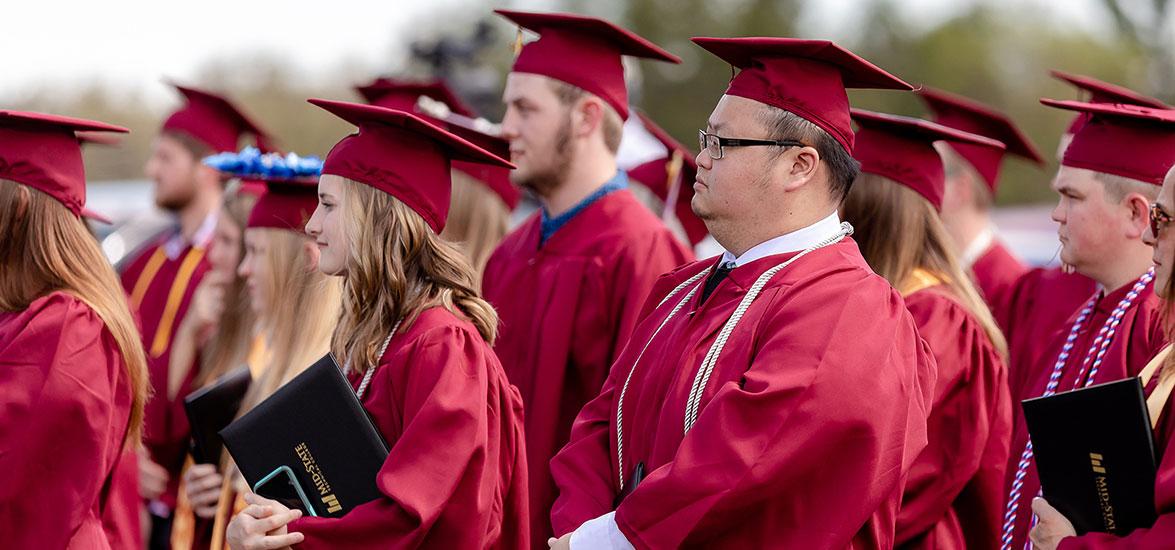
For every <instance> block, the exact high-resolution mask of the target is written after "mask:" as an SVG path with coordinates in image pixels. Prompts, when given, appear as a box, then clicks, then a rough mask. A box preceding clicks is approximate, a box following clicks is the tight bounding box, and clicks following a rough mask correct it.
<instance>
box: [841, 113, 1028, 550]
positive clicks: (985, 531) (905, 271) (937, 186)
mask: <svg viewBox="0 0 1175 550" xmlns="http://www.w3.org/2000/svg"><path fill="white" fill-rule="evenodd" d="M853 119H854V120H855V121H856V122H857V126H858V128H859V129H858V131H857V138H856V144H855V147H854V150H853V156H854V158H856V159H857V160H859V161H860V162H861V175H860V176H858V177H857V180H856V182H854V183H853V189H852V190H851V191H850V192H849V196H848V197H847V198H846V199H845V204H844V206H843V207H842V208H841V214H842V215H843V216H844V218H845V221H847V222H849V223H851V224H853V228H854V230H855V233H854V235H856V240H857V243H858V244H859V245H860V247H861V254H862V255H863V256H864V257H865V261H867V262H869V265H870V266H871V267H872V268H873V270H874V271H876V272H877V274H879V275H881V276H882V277H885V279H886V280H887V281H889V282H890V284H892V285H893V286H894V287H895V288H897V289H898V290H899V291H900V292H901V293H902V296H903V297H904V298H905V301H906V307H907V308H908V309H909V310H910V313H911V314H912V315H913V316H914V322H915V323H916V324H917V325H918V333H919V334H920V335H921V336H922V338H924V339H925V340H926V343H927V344H929V345H930V349H931V351H933V352H934V359H935V363H936V364H937V365H938V383H937V384H936V388H935V396H934V406H933V408H932V409H931V412H930V418H929V428H928V429H929V432H928V439H929V443H928V445H927V447H926V449H925V450H923V451H922V454H920V455H919V456H918V459H917V461H916V462H915V463H914V466H913V468H912V469H911V470H910V476H909V478H908V479H907V480H906V486H905V492H904V494H903V497H902V507H901V510H900V512H899V513H898V524H897V537H896V539H895V541H894V542H895V546H897V547H899V548H927V549H943V550H948V549H952V548H959V549H963V548H992V547H994V546H997V545H998V544H999V530H1000V513H1001V512H1002V510H1001V509H1000V504H1001V503H1002V502H1003V500H1002V496H1001V495H1002V492H1003V484H1004V469H1005V463H1006V462H1007V459H1008V446H1009V439H1010V438H1011V428H1012V400H1011V395H1010V394H1009V393H1008V383H1007V374H1008V373H1007V369H1006V367H1005V363H1004V357H1005V356H1006V351H1007V347H1006V345H1005V342H1004V336H1003V334H1001V333H1000V329H999V327H998V326H996V323H995V319H993V318H992V316H991V312H990V311H989V310H988V309H987V304H985V303H984V302H983V298H982V297H981V296H980V294H979V291H978V290H977V289H976V288H975V284H974V283H973V282H972V281H971V278H970V277H969V276H968V275H967V273H966V272H965V270H964V268H963V267H962V263H961V262H960V261H959V259H958V256H957V255H956V253H955V251H954V243H953V242H952V241H951V237H950V234H949V233H948V232H947V230H946V228H945V227H944V226H943V223H942V221H941V220H940V219H939V212H938V209H939V208H940V207H941V206H942V200H943V194H944V192H945V184H944V181H945V176H944V173H943V163H942V159H941V157H940V156H939V154H938V152H937V151H935V148H934V144H935V143H937V142H940V141H944V142H947V143H950V144H951V145H972V146H977V147H988V148H990V149H992V150H997V151H998V150H1001V149H1003V147H1004V145H1003V144H1002V143H1000V142H998V141H995V140H992V139H988V138H984V137H981V136H978V135H975V134H968V133H966V132H963V131H961V130H955V129H952V128H948V127H946V126H940V125H937V124H934V123H931V122H926V121H924V120H919V119H912V118H907V117H899V116H894V115H886V114H881V113H872V112H869V111H859V110H854V111H853Z"/></svg>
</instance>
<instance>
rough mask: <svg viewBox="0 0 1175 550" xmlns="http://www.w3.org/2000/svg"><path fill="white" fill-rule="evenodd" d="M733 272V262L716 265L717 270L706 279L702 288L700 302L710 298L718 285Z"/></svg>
mask: <svg viewBox="0 0 1175 550" xmlns="http://www.w3.org/2000/svg"><path fill="white" fill-rule="evenodd" d="M733 270H734V262H724V263H721V264H718V268H717V269H715V270H714V272H713V273H711V274H710V276H709V277H707V278H706V286H704V287H702V302H705V301H706V298H709V297H710V294H711V293H712V292H714V289H715V288H718V283H721V282H722V279H725V278H726V276H727V275H730V272H731V271H733Z"/></svg>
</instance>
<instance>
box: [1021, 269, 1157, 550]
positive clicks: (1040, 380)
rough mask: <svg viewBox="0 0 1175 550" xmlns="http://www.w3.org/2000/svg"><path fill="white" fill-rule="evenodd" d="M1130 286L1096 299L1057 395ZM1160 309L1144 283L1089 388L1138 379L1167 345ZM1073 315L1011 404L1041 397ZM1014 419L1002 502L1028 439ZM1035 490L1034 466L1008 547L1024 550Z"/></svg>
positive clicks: (1070, 382)
mask: <svg viewBox="0 0 1175 550" xmlns="http://www.w3.org/2000/svg"><path fill="white" fill-rule="evenodd" d="M1133 286H1134V281H1131V282H1130V283H1128V284H1127V285H1125V286H1123V287H1122V288H1119V289H1117V290H1114V291H1113V292H1110V293H1109V294H1107V295H1105V296H1101V297H1100V299H1099V300H1098V301H1097V304H1096V306H1095V307H1094V311H1093V313H1092V314H1091V315H1090V316H1089V318H1088V319H1086V320H1085V323H1084V324H1083V326H1082V328H1081V331H1080V332H1079V333H1078V336H1077V340H1076V341H1075V343H1074V345H1073V351H1072V352H1071V353H1070V354H1069V360H1068V362H1067V363H1066V365H1065V368H1064V370H1063V371H1062V375H1061V380H1060V384H1059V385H1058V386H1057V391H1059V392H1060V391H1069V390H1072V389H1073V387H1074V384H1076V383H1077V377H1078V374H1079V373H1078V371H1079V370H1081V363H1082V361H1083V360H1084V359H1085V355H1086V352H1087V351H1088V350H1089V348H1090V346H1091V345H1092V343H1093V340H1094V338H1095V337H1096V336H1097V332H1098V331H1099V330H1101V328H1102V325H1103V324H1104V323H1105V321H1106V319H1107V318H1108V317H1109V316H1110V314H1111V312H1113V311H1114V308H1115V307H1117V306H1118V303H1119V302H1120V301H1121V300H1122V298H1123V297H1124V296H1126V293H1127V292H1129V291H1130V289H1131V287H1133ZM1161 311H1162V308H1161V304H1160V301H1159V298H1158V297H1157V296H1155V293H1154V283H1151V284H1148V285H1147V286H1146V288H1145V289H1144V290H1143V291H1142V292H1141V293H1140V294H1139V295H1138V298H1137V299H1135V301H1134V304H1133V306H1132V307H1130V308H1129V309H1128V310H1126V313H1125V315H1124V316H1123V317H1122V322H1121V324H1120V325H1119V326H1118V329H1117V331H1116V334H1115V335H1114V339H1113V341H1111V342H1110V346H1109V348H1107V350H1106V354H1105V357H1104V359H1103V360H1102V364H1101V367H1100V368H1099V369H1098V373H1097V376H1096V377H1095V378H1094V381H1093V384H1101V383H1105V382H1112V381H1114V380H1121V379H1123V378H1126V377H1129V376H1138V374H1139V373H1140V372H1141V371H1142V369H1143V368H1145V367H1146V365H1147V363H1149V362H1150V360H1151V358H1153V357H1154V356H1155V354H1157V353H1158V352H1159V351H1160V350H1162V349H1163V346H1165V345H1166V343H1167V341H1166V338H1165V337H1164V336H1163V329H1162V320H1161ZM1078 314H1079V312H1074V313H1073V316H1072V318H1070V319H1069V320H1068V321H1066V322H1065V325H1064V327H1063V328H1062V330H1061V331H1060V332H1058V334H1057V337H1056V338H1055V339H1054V340H1053V343H1052V345H1051V346H1050V347H1049V350H1048V351H1047V352H1045V353H1044V354H1042V355H1041V356H1040V359H1039V360H1038V361H1037V362H1036V363H1035V364H1034V365H1032V366H1031V370H1030V371H1029V372H1026V373H1025V374H1024V376H1025V378H1024V380H1025V384H1024V387H1023V389H1022V390H1021V391H1020V395H1018V396H1016V398H1015V402H1016V403H1019V402H1020V401H1022V400H1024V399H1030V398H1033V397H1040V396H1041V395H1044V391H1045V387H1046V386H1047V385H1048V379H1049V375H1050V374H1051V373H1052V369H1053V365H1054V364H1055V362H1056V360H1057V357H1058V356H1059V354H1060V352H1061V347H1062V346H1063V345H1064V343H1065V339H1066V338H1067V337H1068V334H1069V330H1070V328H1071V327H1072V326H1073V322H1074V321H1075V320H1076V317H1077V315H1078ZM1013 418H1014V422H1013V431H1012V434H1013V435H1012V448H1011V453H1010V454H1009V455H1008V469H1007V475H1006V477H1005V481H1004V500H1005V501H1006V499H1007V496H1008V491H1009V489H1010V488H1011V481H1012V478H1013V477H1014V476H1015V475H1016V466H1017V464H1018V463H1019V462H1020V455H1021V453H1022V452H1023V451H1024V444H1025V443H1026V442H1027V441H1028V429H1027V427H1025V425H1024V415H1023V414H1022V413H1021V409H1020V407H1015V408H1014V410H1013ZM1039 491H1040V479H1039V478H1038V477H1037V475H1036V466H1035V463H1034V464H1033V465H1032V466H1030V467H1029V468H1028V471H1027V474H1026V475H1025V478H1024V485H1023V487H1022V489H1021V493H1020V500H1019V502H1020V504H1019V509H1018V512H1017V516H1016V528H1015V530H1014V532H1013V538H1012V541H1013V542H1012V548H1017V549H1018V548H1023V547H1024V542H1025V541H1026V540H1027V539H1028V530H1029V529H1030V527H1031V524H1032V499H1033V498H1034V497H1035V496H1036V494H1037V492H1039ZM1005 506H1006V503H1005Z"/></svg>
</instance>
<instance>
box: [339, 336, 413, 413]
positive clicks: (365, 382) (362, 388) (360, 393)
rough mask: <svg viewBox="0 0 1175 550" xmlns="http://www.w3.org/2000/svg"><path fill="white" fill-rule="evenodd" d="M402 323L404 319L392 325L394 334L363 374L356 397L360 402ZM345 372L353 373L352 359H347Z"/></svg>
mask: <svg viewBox="0 0 1175 550" xmlns="http://www.w3.org/2000/svg"><path fill="white" fill-rule="evenodd" d="M401 322H403V319H401V320H399V321H396V324H395V325H392V332H391V333H389V334H388V337H387V338H385V339H384V344H383V346H380V348H379V355H376V356H375V364H374V365H368V366H367V372H365V373H363V380H362V381H360V382H359V388H358V389H356V390H355V396H356V397H358V398H359V400H360V401H363V394H365V393H367V386H368V385H369V384H371V377H372V376H373V375H375V369H377V368H379V361H380V360H381V359H383V356H384V352H386V351H388V344H390V343H391V342H392V336H395V335H396V330H398V329H399V328H400V323H401ZM352 357H353V355H352ZM343 372H345V373H347V374H350V373H351V357H347V364H346V365H344V366H343Z"/></svg>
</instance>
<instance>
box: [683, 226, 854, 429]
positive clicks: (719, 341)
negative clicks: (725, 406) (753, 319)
mask: <svg viewBox="0 0 1175 550" xmlns="http://www.w3.org/2000/svg"><path fill="white" fill-rule="evenodd" d="M852 234H853V226H852V225H850V224H849V222H841V224H840V231H839V232H837V234H836V235H833V236H832V237H829V238H827V239H825V240H823V241H821V242H819V243H817V244H815V245H813V246H810V247H808V248H806V249H804V250H803V251H802V252H800V253H799V254H796V255H795V256H792V257H791V258H790V259H788V260H787V261H786V262H783V263H781V264H779V265H777V266H775V267H773V268H771V269H768V270H767V271H765V272H764V273H763V274H762V275H760V276H759V278H758V280H756V281H755V284H753V285H751V288H750V290H748V291H747V293H746V295H744V296H743V299H742V301H741V302H739V304H738V308H736V309H735V310H734V313H733V314H732V315H731V316H730V319H728V320H727V321H726V324H725V325H723V327H722V332H719V333H718V338H716V339H715V340H714V344H713V345H711V346H710V351H709V352H708V353H706V357H705V358H704V359H702V365H701V367H700V368H698V374H697V375H696V376H695V377H694V385H693V388H691V389H690V396H689V401H688V402H687V403H686V409H685V427H684V428H685V429H684V433H689V431H690V429H691V428H693V427H694V422H697V420H698V406H699V404H700V403H701V401H702V392H703V391H704V390H705V389H706V384H707V383H709V381H710V375H711V374H712V373H713V372H714V365H715V364H717V363H718V356H719V354H721V353H722V349H723V348H725V347H726V341H727V339H729V338H730V335H731V333H733V332H734V328H735V327H736V326H737V325H738V322H739V320H740V319H742V317H743V315H744V314H746V312H747V310H748V309H750V307H751V302H754V301H755V298H757V297H759V293H760V292H762V291H763V287H764V286H766V285H767V282H768V281H770V280H771V278H772V277H774V276H775V274H776V273H779V272H780V270H782V269H783V268H785V267H787V266H789V265H791V264H792V263H793V262H795V261H796V260H798V259H800V258H802V257H804V256H805V255H806V254H808V253H809V252H812V251H813V250H816V249H819V248H824V247H826V246H828V245H830V244H833V243H835V242H837V241H839V240H841V239H843V238H845V237H847V236H849V235H852Z"/></svg>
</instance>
